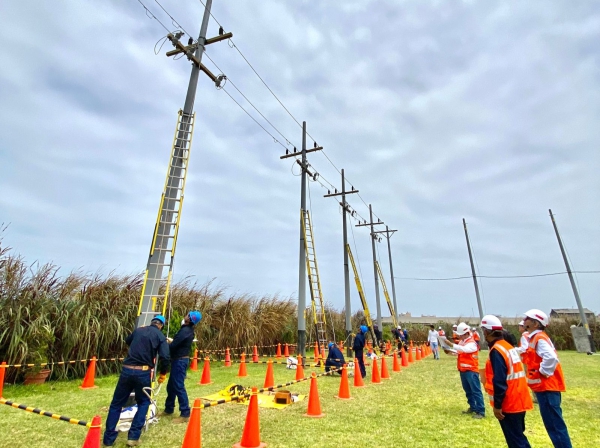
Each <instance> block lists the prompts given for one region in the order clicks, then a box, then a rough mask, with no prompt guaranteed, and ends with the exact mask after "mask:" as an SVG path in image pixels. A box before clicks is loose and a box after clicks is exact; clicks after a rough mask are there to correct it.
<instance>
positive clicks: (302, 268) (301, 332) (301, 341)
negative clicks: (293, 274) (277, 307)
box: [279, 121, 323, 357]
mask: <svg viewBox="0 0 600 448" xmlns="http://www.w3.org/2000/svg"><path fill="white" fill-rule="evenodd" d="M322 149H323V148H322V147H321V146H317V144H316V143H315V147H314V148H311V149H306V121H303V122H302V151H300V152H297V151H296V148H294V152H289V151H287V150H286V154H285V155H283V156H281V157H279V158H280V159H287V158H289V157H298V156H300V155H301V156H302V161H300V160H296V162H297V163H298V165H300V167H301V169H302V178H301V184H300V253H299V257H298V258H299V259H298V350H297V351H298V354H299V355H302V356H303V357H304V356H305V355H306V315H305V313H306V279H307V275H306V242H305V241H304V212H305V211H306V175H307V174H308V175H309V176H311V177H315V174H313V173H311V172H310V171H309V170H308V161H307V158H306V154H307V153H309V152H314V151H320V150H322ZM317 339H318V335H317Z"/></svg>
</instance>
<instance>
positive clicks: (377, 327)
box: [373, 324, 383, 345]
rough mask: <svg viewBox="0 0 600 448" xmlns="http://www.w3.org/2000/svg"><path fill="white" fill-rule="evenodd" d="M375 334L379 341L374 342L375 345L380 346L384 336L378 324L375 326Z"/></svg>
mask: <svg viewBox="0 0 600 448" xmlns="http://www.w3.org/2000/svg"><path fill="white" fill-rule="evenodd" d="M373 333H375V339H377V340H376V341H373V345H380V344H381V341H382V340H383V336H382V334H381V330H380V329H379V326H378V325H377V324H375V325H373Z"/></svg>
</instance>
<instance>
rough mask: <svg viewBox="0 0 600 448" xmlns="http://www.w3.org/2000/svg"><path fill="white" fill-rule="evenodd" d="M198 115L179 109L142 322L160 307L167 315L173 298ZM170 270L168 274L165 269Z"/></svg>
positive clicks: (146, 280)
mask: <svg viewBox="0 0 600 448" xmlns="http://www.w3.org/2000/svg"><path fill="white" fill-rule="evenodd" d="M194 121H195V114H186V113H184V112H183V111H182V110H180V111H179V115H178V117H177V126H176V127H175V137H174V138H173V146H172V148H171V159H170V162H169V169H168V171H167V178H166V180H165V187H164V190H163V192H162V196H161V198H160V206H159V208H158V216H157V218H156V224H155V226H154V234H153V237H152V245H151V247H150V255H149V256H148V264H147V266H146V272H145V274H144V284H143V286H142V294H141V297H140V305H139V308H138V324H137V326H141V325H149V323H150V321H151V320H152V317H153V316H154V315H155V314H156V313H157V311H158V310H159V309H160V310H162V314H163V315H164V314H165V312H166V308H167V302H168V297H169V287H170V285H171V275H172V272H173V261H174V259H175V248H176V246H177V235H178V232H179V221H180V218H181V207H182V205H183V193H184V190H185V179H186V176H187V169H188V161H189V156H190V149H191V147H192V135H193V132H194ZM166 267H168V271H167V272H166V274H165V268H166Z"/></svg>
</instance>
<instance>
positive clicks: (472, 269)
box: [463, 218, 483, 320]
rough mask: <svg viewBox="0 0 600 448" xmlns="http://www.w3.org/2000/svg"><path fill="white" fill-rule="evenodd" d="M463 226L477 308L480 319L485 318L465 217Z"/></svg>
mask: <svg viewBox="0 0 600 448" xmlns="http://www.w3.org/2000/svg"><path fill="white" fill-rule="evenodd" d="M463 227H464V228H465V238H466V239H467V249H468V250H469V261H470V262H471V275H472V276H473V284H474V285H475V295H476V296H477V308H478V309H479V320H481V319H483V307H482V306H481V298H480V297H479V286H478V285H477V274H475V265H474V264H473V253H472V252H471V242H470V241H469V233H468V232H467V223H466V221H465V218H463Z"/></svg>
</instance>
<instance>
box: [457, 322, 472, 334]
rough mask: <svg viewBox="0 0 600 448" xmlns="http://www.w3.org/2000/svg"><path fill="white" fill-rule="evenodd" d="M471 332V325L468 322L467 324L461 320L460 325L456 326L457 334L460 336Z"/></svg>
mask: <svg viewBox="0 0 600 448" xmlns="http://www.w3.org/2000/svg"><path fill="white" fill-rule="evenodd" d="M468 332H469V326H468V325H467V324H465V323H464V322H461V323H460V324H458V327H456V334H457V335H459V336H462V335H463V334H467V333H468Z"/></svg>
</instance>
